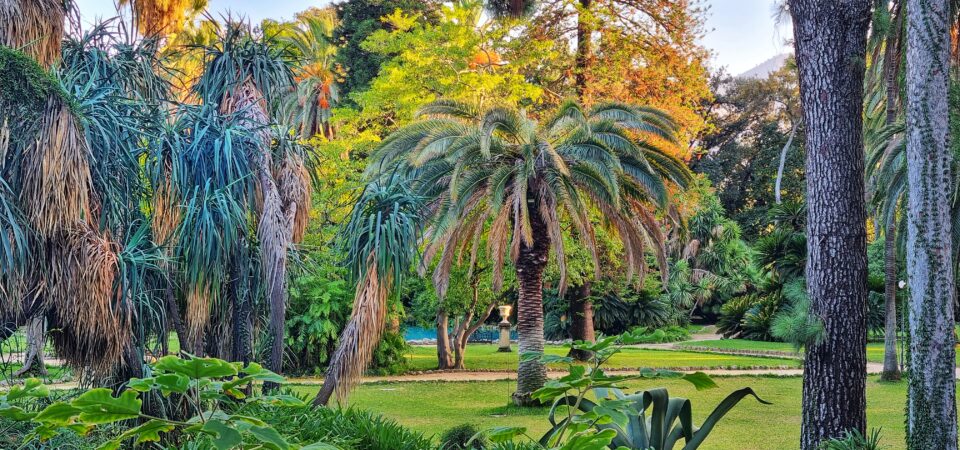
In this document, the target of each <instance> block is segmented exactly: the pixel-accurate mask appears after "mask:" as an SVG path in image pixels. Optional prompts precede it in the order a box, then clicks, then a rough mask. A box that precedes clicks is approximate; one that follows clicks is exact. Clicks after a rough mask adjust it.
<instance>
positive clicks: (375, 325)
mask: <svg viewBox="0 0 960 450" xmlns="http://www.w3.org/2000/svg"><path fill="white" fill-rule="evenodd" d="M408 185H409V182H408V181H406V180H404V179H403V178H402V177H401V176H400V175H398V174H391V175H390V176H387V177H384V178H383V179H381V180H375V181H373V182H372V183H370V184H369V185H368V186H367V187H366V189H365V190H364V191H363V193H362V194H361V196H360V199H359V200H358V201H357V203H356V205H355V206H354V208H353V213H352V214H351V215H350V221H349V222H348V223H347V225H346V227H345V228H344V230H343V232H342V241H341V242H342V247H341V248H342V250H343V252H344V254H345V256H346V259H345V265H346V266H347V268H348V269H349V270H350V273H351V275H352V277H353V279H354V280H356V281H357V288H356V292H355V294H354V300H353V314H352V315H351V317H350V322H348V323H347V326H346V327H344V329H343V333H342V334H341V335H340V341H339V343H338V344H337V350H336V351H335V352H334V353H333V357H332V358H331V359H330V364H329V366H328V368H327V373H326V377H325V378H324V383H323V388H321V389H320V392H319V393H317V397H316V398H315V399H314V404H315V405H326V404H327V402H329V400H330V397H331V396H332V395H333V394H336V395H337V397H338V398H339V399H340V401H345V400H346V398H347V395H348V394H349V392H350V389H351V388H352V387H353V386H355V385H356V383H357V382H358V381H359V380H360V376H361V375H362V374H363V370H364V369H365V368H366V366H367V364H369V363H370V360H371V358H372V357H373V350H374V349H375V348H376V346H377V345H378V344H379V343H380V335H381V333H382V332H383V327H384V324H385V321H386V316H387V298H388V297H389V295H390V293H391V292H392V291H393V290H394V289H395V288H396V287H397V286H399V284H400V281H401V276H402V275H403V273H404V272H406V271H407V270H409V268H410V266H411V264H412V263H413V261H414V258H415V257H416V255H417V248H418V246H417V243H418V239H419V236H420V229H421V225H422V221H423V219H424V218H423V216H422V214H423V205H422V203H421V197H420V196H419V195H417V194H415V193H414V192H412V191H411V190H410V189H409V187H408Z"/></svg>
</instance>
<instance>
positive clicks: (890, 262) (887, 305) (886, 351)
mask: <svg viewBox="0 0 960 450" xmlns="http://www.w3.org/2000/svg"><path fill="white" fill-rule="evenodd" d="M896 233H897V226H896V222H895V221H894V220H891V221H890V223H889V224H888V225H887V230H886V232H884V234H883V249H884V255H883V270H884V275H885V277H884V280H883V296H884V312H885V314H886V320H885V321H884V327H883V373H881V374H880V378H881V379H883V380H887V381H896V380H899V379H900V366H899V365H898V364H897V254H896V249H897V240H896Z"/></svg>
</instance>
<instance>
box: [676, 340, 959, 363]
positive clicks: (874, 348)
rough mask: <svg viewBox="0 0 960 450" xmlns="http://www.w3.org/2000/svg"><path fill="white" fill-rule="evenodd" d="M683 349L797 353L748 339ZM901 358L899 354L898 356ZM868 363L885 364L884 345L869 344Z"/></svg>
mask: <svg viewBox="0 0 960 450" xmlns="http://www.w3.org/2000/svg"><path fill="white" fill-rule="evenodd" d="M677 345H678V346H679V347H682V348H700V349H703V348H707V349H714V350H745V351H752V352H765V351H769V352H795V351H796V350H795V349H794V347H793V344H788V343H785V342H764V341H750V340H747V339H722V340H714V341H697V342H684V343H680V344H677ZM957 348H958V353H957V366H958V367H960V346H958V347H957ZM897 356H898V357H899V353H898V355H897ZM867 361H869V362H875V363H882V362H883V343H881V342H871V343H868V344H867Z"/></svg>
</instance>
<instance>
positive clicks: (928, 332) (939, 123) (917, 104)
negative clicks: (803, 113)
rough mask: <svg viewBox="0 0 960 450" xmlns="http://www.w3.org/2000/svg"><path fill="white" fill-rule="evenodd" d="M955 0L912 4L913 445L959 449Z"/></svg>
mask: <svg viewBox="0 0 960 450" xmlns="http://www.w3.org/2000/svg"><path fill="white" fill-rule="evenodd" d="M952 6H953V5H951V1H950V0H939V1H936V0H934V1H930V0H926V1H917V0H907V6H906V10H907V13H906V14H907V19H906V21H907V39H906V48H907V49H908V51H907V61H906V62H907V71H906V77H905V78H906V92H907V102H906V122H907V128H906V136H907V150H906V164H907V192H908V195H907V202H906V204H907V208H906V210H907V245H906V250H907V255H906V256H907V258H906V259H907V267H908V268H909V269H910V270H909V272H908V277H907V278H908V280H909V283H910V300H911V301H910V315H909V324H910V335H911V337H912V339H911V342H910V364H909V367H910V383H909V387H908V394H909V395H908V397H907V448H909V449H911V450H919V449H927V448H942V449H945V450H951V449H954V450H955V449H956V448H957V404H956V389H955V387H956V360H955V353H956V350H955V347H954V345H953V340H954V335H955V331H954V326H955V325H956V324H955V320H954V314H955V311H954V305H955V298H956V289H957V288H956V278H955V277H954V273H955V270H954V269H955V266H954V261H953V258H952V257H953V247H954V246H956V245H957V244H958V243H957V242H953V239H952V238H953V236H954V234H953V233H951V228H952V225H953V224H952V222H953V220H952V218H951V214H950V207H951V197H953V196H955V181H954V179H953V178H952V177H953V175H954V173H953V171H954V170H955V164H956V162H955V161H954V155H953V151H952V149H951V148H950V130H951V127H950V105H949V98H950V84H951V80H950V74H951V72H952V71H951V50H952V48H951V45H950V44H951V31H952V25H953V21H954V20H955V17H956V10H955V9H953V8H952Z"/></svg>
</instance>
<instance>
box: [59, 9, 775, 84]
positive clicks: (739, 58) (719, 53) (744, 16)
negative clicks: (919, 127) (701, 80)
mask: <svg viewBox="0 0 960 450" xmlns="http://www.w3.org/2000/svg"><path fill="white" fill-rule="evenodd" d="M74 1H75V2H76V4H77V7H78V8H79V10H80V14H81V15H82V20H83V21H84V22H85V23H88V22H91V21H94V20H95V19H96V18H98V17H100V18H103V17H112V16H114V15H116V12H115V11H116V9H115V7H114V0H74ZM777 1H778V0H704V3H705V4H706V5H707V6H708V7H709V10H708V12H707V20H706V35H705V36H704V38H703V42H702V43H703V45H704V46H705V47H707V48H708V49H710V50H711V52H712V53H713V58H712V60H711V63H710V67H711V68H712V69H718V68H720V67H725V68H726V69H727V71H728V72H729V73H731V74H734V75H736V74H740V73H743V72H745V71H747V70H749V69H751V68H753V67H754V66H757V65H759V64H760V63H762V62H764V61H766V60H767V59H769V58H771V57H773V56H776V55H778V54H781V53H786V52H788V51H789V48H788V47H787V46H785V45H784V42H785V41H786V40H787V39H789V38H790V36H791V35H792V33H791V28H790V25H789V23H783V24H778V23H777V21H776V19H774V4H775V3H777ZM209 2H210V10H211V11H212V12H213V13H214V16H216V15H218V14H221V13H224V12H226V11H233V12H234V13H242V14H243V15H245V16H246V17H248V18H249V19H251V20H253V21H255V22H256V21H260V20H261V19H264V18H267V17H269V18H272V19H284V18H285V19H290V18H292V17H293V15H294V13H296V12H297V11H302V10H304V9H306V8H308V7H310V6H323V5H325V4H328V3H330V0H209Z"/></svg>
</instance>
